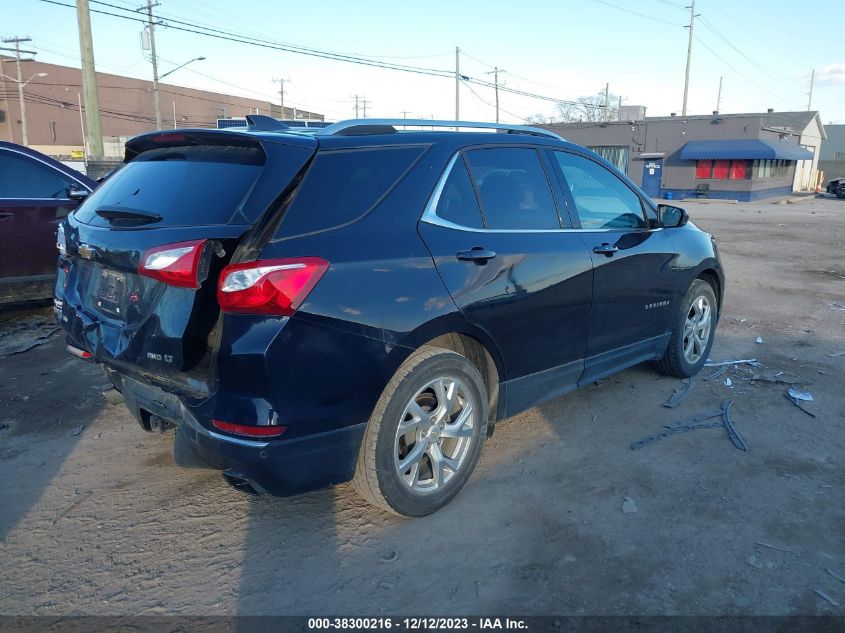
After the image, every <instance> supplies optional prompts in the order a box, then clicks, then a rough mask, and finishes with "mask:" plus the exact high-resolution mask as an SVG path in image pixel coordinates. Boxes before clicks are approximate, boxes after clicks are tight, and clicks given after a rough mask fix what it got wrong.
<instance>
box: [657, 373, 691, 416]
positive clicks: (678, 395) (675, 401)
mask: <svg viewBox="0 0 845 633" xmlns="http://www.w3.org/2000/svg"><path fill="white" fill-rule="evenodd" d="M681 382H683V383H684V387H683V388H682V389H673V390H672V396H671V397H670V398H669V399H668V400H667V401H666V402H664V403H663V406H664V407H666V408H668V409H674V408H675V407H677V406H678V405H679V404H681V403H682V402H683V401H684V400H686V398H687V396H688V395H690V394H691V393H692V390H693V388H694V387H695V383H694V382H693V380H692V379H691V378H684V379H683V380H682V381H681Z"/></svg>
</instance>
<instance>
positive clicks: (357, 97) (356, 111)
mask: <svg viewBox="0 0 845 633" xmlns="http://www.w3.org/2000/svg"><path fill="white" fill-rule="evenodd" d="M358 99H359V95H355V118H356V119H357V118H358Z"/></svg>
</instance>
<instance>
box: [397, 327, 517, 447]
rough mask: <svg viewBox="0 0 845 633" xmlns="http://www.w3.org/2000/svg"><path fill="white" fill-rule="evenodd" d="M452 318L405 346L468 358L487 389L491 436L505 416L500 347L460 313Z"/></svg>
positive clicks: (411, 338) (417, 333)
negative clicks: (424, 348) (449, 352)
mask: <svg viewBox="0 0 845 633" xmlns="http://www.w3.org/2000/svg"><path fill="white" fill-rule="evenodd" d="M450 317H451V318H440V319H435V320H434V321H433V322H430V323H427V324H425V325H423V326H421V327H420V328H418V329H417V330H415V331H414V332H412V333H411V334H409V335H408V337H407V338H406V340H405V341H403V343H402V345H403V347H405V348H406V349H408V350H409V354H410V353H411V351H412V350H416V349H419V348H420V347H439V348H441V349H447V350H450V351H453V352H455V353H457V354H460V355H461V356H464V357H465V358H467V359H468V360H469V361H470V362H471V363H472V364H473V365H475V367H476V368H477V369H478V371H479V373H480V374H481V377H482V379H483V380H484V385H485V387H486V389H487V399H488V405H489V412H490V414H489V419H488V425H487V435H488V437H489V436H490V435H491V434H492V433H493V428H494V425H495V422H496V421H497V420H499V419H501V418H502V417H504V411H505V398H504V392H503V390H502V389H500V386H501V384H502V383H503V382H505V380H506V377H505V365H504V361H503V359H502V356H501V352H500V351H499V348H498V346H497V345H496V344H495V342H494V341H493V339H492V338H491V337H490V336H489V335H488V334H487V333H486V332H485V331H484V330H482V329H480V328H477V327H474V326H473V325H472V324H470V323H469V322H468V321H467V320H466V319H465V318H464V317H463V315H461V314H460V313H457V314H453V315H450Z"/></svg>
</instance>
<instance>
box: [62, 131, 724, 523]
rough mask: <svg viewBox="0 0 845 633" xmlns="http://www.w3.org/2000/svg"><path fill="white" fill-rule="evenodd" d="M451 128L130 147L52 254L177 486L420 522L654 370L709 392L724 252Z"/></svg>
mask: <svg viewBox="0 0 845 633" xmlns="http://www.w3.org/2000/svg"><path fill="white" fill-rule="evenodd" d="M423 125H424V126H426V127H430V126H434V127H441V128H445V129H444V130H443V131H419V130H417V131H406V130H405V129H403V128H404V126H416V127H420V126H423ZM449 126H451V127H449ZM457 127H458V126H457V125H456V123H455V122H436V121H405V120H399V121H393V120H354V121H345V122H341V123H337V124H334V125H331V126H329V127H327V128H325V129H323V130H319V131H317V132H316V133H302V132H296V131H293V130H288V129H283V128H282V126H280V125H279V124H277V123H276V122H274V121H272V120H268V119H266V118H264V117H252V118H251V120H250V126H249V127H248V128H245V129H243V130H240V131H235V130H178V131H172V132H156V133H151V134H146V135H143V136H139V137H137V138H134V139H132V140H131V141H129V142H128V143H127V145H126V161H125V165H124V166H123V167H121V169H120V170H119V171H118V172H117V173H116V174H115V175H114V176H112V177H111V178H110V179H109V180H108V181H106V182H105V183H104V184H103V185H102V186H101V187H100V188H99V189H98V190H96V191H95V192H94V193H93V194H92V195H91V196H90V197H89V198H88V200H87V201H86V202H85V203H84V204H83V205H82V206H81V207H80V208H79V209H78V210H77V211H75V212H74V213H73V214H72V215H71V216H69V217H68V218H67V219H66V220H65V221H64V223H63V224H62V226H61V230H60V231H59V236H58V238H59V250H60V259H59V277H58V281H57V285H56V297H57V316H58V319H59V320H60V322H61V324H62V325H63V326H64V328H65V330H66V332H67V342H68V349H69V351H71V352H72V353H74V354H76V355H77V356H80V357H82V358H85V359H88V360H91V361H93V362H98V363H102V364H103V366H104V367H105V370H106V372H107V374H108V376H109V379H110V380H111V382H112V383H113V384H114V387H115V389H116V392H114V393H112V394H111V395H112V396H113V397H112V398H111V399H112V400H115V401H120V400H121V399H123V400H125V403H126V405H127V406H128V407H129V409H130V410H131V411H132V413H133V414H134V415H135V416H136V417H137V418H138V420H139V422H140V424H141V425H142V426H143V428H144V429H146V430H148V431H155V430H158V431H162V430H165V429H167V428H171V427H173V426H176V427H177V430H176V440H175V446H174V455H175V458H176V461H177V463H179V464H182V465H186V466H200V467H206V468H209V467H210V468H215V469H219V470H221V471H222V472H223V475H224V477H225V478H226V479H227V480H228V481H229V483H230V484H232V485H233V486H235V487H236V488H240V489H242V490H245V491H247V492H253V493H261V492H268V493H271V494H275V495H288V494H294V493H299V492H303V491H307V490H312V489H315V488H319V487H323V486H327V485H330V484H334V483H338V482H343V481H348V480H350V479H351V480H352V481H353V482H354V485H355V487H356V488H357V489H358V490H359V491H360V493H361V494H362V495H363V497H364V498H365V499H367V500H368V501H370V502H372V503H374V504H376V505H378V506H380V507H382V508H385V509H387V510H390V511H393V512H396V513H399V514H402V515H407V516H420V515H424V514H427V513H430V512H433V511H435V510H437V509H438V508H440V507H442V506H443V505H444V504H446V503H447V502H448V501H449V500H450V499H451V498H452V497H454V496H455V494H457V493H458V491H459V490H460V489H461V488H462V487H463V485H464V484H465V483H466V481H467V479H468V478H469V476H470V474H471V473H472V471H473V469H474V468H475V465H476V464H477V462H478V459H479V457H480V454H481V448H482V445H483V443H484V441H485V439H486V438H487V437H489V436H490V434H491V433H492V432H493V426H494V424H495V423H496V421H497V420H501V419H503V418H506V417H508V416H511V415H514V414H515V413H517V412H519V411H522V410H525V409H527V408H529V407H532V406H534V405H536V404H537V403H539V402H542V401H544V400H548V399H550V398H554V397H556V396H559V395H561V394H564V393H566V392H568V391H571V390H573V389H575V388H577V387H579V386H582V385H585V384H589V383H593V382H595V381H596V380H598V379H600V378H602V377H603V376H607V375H609V374H612V373H614V372H617V371H619V370H621V369H624V368H626V367H630V366H632V365H634V364H637V363H641V362H643V361H649V360H654V361H656V364H657V367H658V368H659V369H660V370H662V371H663V372H666V373H669V374H671V375H674V376H691V375H693V374H695V373H696V372H698V371H699V370H700V369H701V367H702V366H703V365H704V363H705V361H706V359H707V354H708V352H709V350H710V347H711V345H712V343H713V336H714V332H715V327H716V323H717V319H718V314H719V308H720V305H721V300H722V296H723V289H724V275H723V273H722V267H721V264H720V262H719V257H718V254H717V251H716V246H715V243H714V242H713V239H712V238H711V236H710V235H709V234H707V233H704V232H703V231H701V230H699V229H698V228H696V227H695V226H694V225H692V224H691V223H689V222H688V218H687V214H686V212H685V211H684V210H682V209H680V208H677V207H672V206H666V205H657V206H655V205H654V204H653V203H652V201H651V200H650V199H649V198H648V197H646V196H645V195H644V194H643V193H642V192H641V191H640V190H639V189H638V188H637V187H636V186H635V185H634V184H633V183H632V182H631V181H630V180H628V179H627V178H626V177H625V176H624V175H622V174H620V173H619V172H618V171H617V170H616V169H615V168H613V167H612V166H611V165H610V164H609V163H607V162H606V161H604V160H603V159H601V158H600V157H598V156H597V155H595V154H594V153H592V152H590V151H589V150H586V149H585V148H583V147H580V146H577V145H573V144H570V143H567V142H565V141H563V140H562V139H560V138H559V137H557V136H556V135H555V134H552V133H551V132H548V131H545V130H541V129H534V128H528V127H520V126H506V125H489V124H478V123H466V122H461V123H460V130H458V129H457ZM476 128H488V129H487V131H479V130H477V129H476ZM491 130H492V131H493V132H495V133H491ZM117 392H120V394H122V396H121V395H120V394H118V393H117Z"/></svg>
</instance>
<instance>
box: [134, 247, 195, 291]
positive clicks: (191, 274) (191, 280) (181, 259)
mask: <svg viewBox="0 0 845 633" xmlns="http://www.w3.org/2000/svg"><path fill="white" fill-rule="evenodd" d="M205 242H206V240H193V241H190V242H176V243H175V244H165V245H164V246H156V247H155V248H151V249H150V250H148V251H147V252H146V253H144V255H143V257H141V266H140V267H139V268H138V274H139V275H144V276H145V277H152V278H153V279H157V280H159V281H162V282H164V283H166V284H167V285H169V286H178V287H179V288H199V287H200V279H199V267H200V259H201V258H202V251H203V249H204V248H205Z"/></svg>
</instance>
